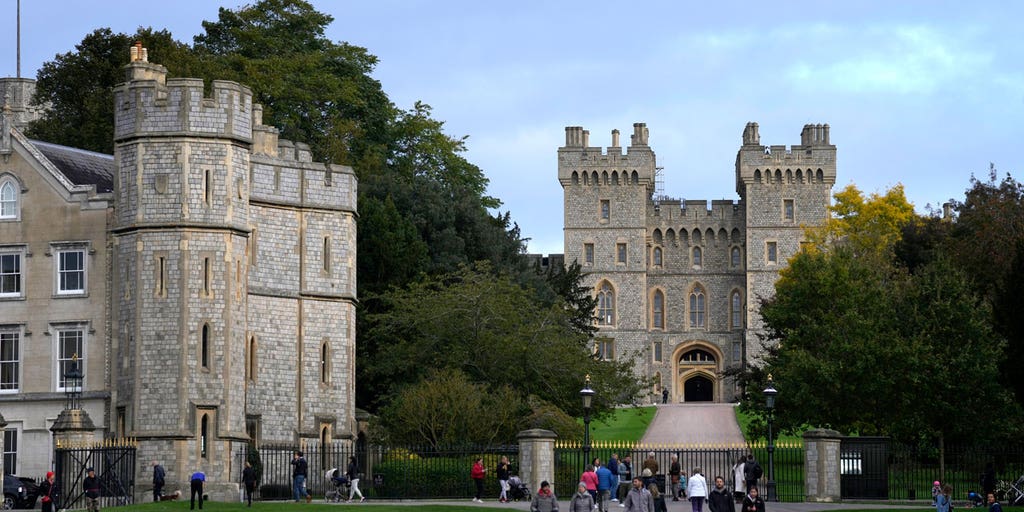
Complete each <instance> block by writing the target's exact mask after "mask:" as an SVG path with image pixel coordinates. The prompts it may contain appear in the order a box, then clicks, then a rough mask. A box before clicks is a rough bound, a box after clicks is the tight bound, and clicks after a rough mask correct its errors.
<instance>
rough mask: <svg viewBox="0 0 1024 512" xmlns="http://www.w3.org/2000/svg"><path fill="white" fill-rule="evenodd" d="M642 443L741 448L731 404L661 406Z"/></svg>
mask: <svg viewBox="0 0 1024 512" xmlns="http://www.w3.org/2000/svg"><path fill="white" fill-rule="evenodd" d="M641 442H643V443H645V444H647V443H651V444H653V443H657V444H672V445H679V444H687V445H689V444H705V445H706V444H715V445H722V444H727V445H732V444H736V445H742V444H744V442H745V441H744V440H743V434H742V433H741V432H740V426H739V425H738V424H737V423H736V413H735V406H734V405H732V404H716V403H691V404H664V405H658V410H657V412H656V413H655V414H654V419H653V420H652V421H651V424H650V426H648V427H647V432H646V433H645V434H644V437H643V439H642V440H641Z"/></svg>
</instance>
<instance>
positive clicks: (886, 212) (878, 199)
mask: <svg viewBox="0 0 1024 512" xmlns="http://www.w3.org/2000/svg"><path fill="white" fill-rule="evenodd" d="M833 197H834V199H835V204H833V205H832V206H830V207H829V211H830V212H831V216H830V217H829V219H828V221H827V222H826V223H825V225H824V226H822V227H821V228H812V229H810V230H808V237H809V238H810V240H811V241H812V242H814V243H815V245H816V246H817V247H819V248H822V247H824V246H826V245H828V244H831V243H838V242H841V243H844V244H847V245H849V246H850V247H852V248H853V249H854V250H855V251H857V252H858V253H861V254H878V255H884V256H888V255H889V253H890V251H892V248H893V246H894V245H895V244H896V242H897V241H899V240H900V236H901V232H902V230H903V227H904V226H906V225H907V223H909V222H911V220H912V219H913V218H914V205H912V204H910V202H908V201H907V198H906V196H905V195H904V193H903V185H896V186H894V187H893V188H891V189H889V190H888V191H886V193H885V194H878V193H873V194H871V195H870V196H868V197H867V198H865V197H864V194H863V193H861V191H860V190H858V189H857V187H856V186H855V185H852V184H851V185H847V186H846V188H844V189H843V190H841V191H839V192H837V193H836V194H835V195H834V196H833Z"/></svg>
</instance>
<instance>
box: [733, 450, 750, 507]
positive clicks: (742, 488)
mask: <svg viewBox="0 0 1024 512" xmlns="http://www.w3.org/2000/svg"><path fill="white" fill-rule="evenodd" d="M746 461H747V458H746V457H744V456H742V455H740V458H739V460H737V461H736V464H733V466H732V495H733V497H734V498H736V502H737V503H742V502H743V497H744V496H746V494H747V480H746V477H745V476H743V463H745V462H746Z"/></svg>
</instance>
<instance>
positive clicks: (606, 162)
mask: <svg viewBox="0 0 1024 512" xmlns="http://www.w3.org/2000/svg"><path fill="white" fill-rule="evenodd" d="M828 130H829V128H828V125H808V126H806V127H804V130H803V133H802V135H801V144H800V145H798V146H796V145H795V146H793V147H792V148H791V149H787V148H786V147H785V146H770V147H765V146H761V145H760V136H759V134H758V131H757V124H756V123H749V124H748V125H747V127H746V129H745V130H744V132H743V145H742V146H741V147H740V150H739V153H738V154H737V157H736V187H737V192H738V193H739V196H740V200H739V201H738V202H733V201H729V200H720V201H719V200H716V201H711V203H710V207H709V205H708V202H707V201H705V200H685V201H683V200H679V199H671V198H667V197H661V196H659V195H657V191H656V188H657V183H658V182H659V175H658V173H659V171H660V168H659V167H657V163H656V160H655V156H654V152H653V151H652V150H651V147H650V145H649V142H648V138H649V134H648V130H647V126H646V125H645V124H643V123H636V124H634V125H633V134H632V136H631V138H630V145H629V146H628V147H627V148H626V151H625V153H623V150H622V148H621V147H620V146H619V132H618V130H614V131H612V143H611V146H610V147H608V148H606V149H604V148H601V147H592V146H590V143H589V132H587V131H586V130H584V129H583V128H582V127H578V126H570V127H567V128H566V129H565V131H566V140H565V146H564V147H561V148H559V149H558V180H559V183H560V184H561V186H562V190H563V193H564V212H565V224H564V225H565V231H564V234H565V258H566V260H567V261H576V262H578V263H579V264H580V265H581V266H582V267H583V270H584V271H585V272H586V282H587V284H589V285H590V286H592V287H593V293H594V295H595V297H596V298H597V299H598V306H597V310H596V311H595V317H596V323H597V327H598V332H597V334H596V335H595V339H594V350H595V352H597V353H598V354H600V356H601V357H602V358H605V359H610V360H621V361H626V360H628V361H631V362H632V363H633V364H634V368H635V370H636V371H637V373H638V374H640V375H644V376H647V377H651V378H652V379H653V381H654V386H653V389H652V390H651V392H652V394H651V396H652V398H655V397H656V398H657V399H659V400H660V399H661V397H662V393H663V391H667V392H668V396H669V397H670V398H669V399H670V400H671V401H675V402H701V401H713V402H727V401H731V400H733V399H734V398H735V397H736V396H737V393H739V392H740V391H741V390H739V389H738V388H737V387H736V385H735V382H733V381H732V379H729V378H726V377H724V372H725V371H726V370H728V369H730V368H740V367H742V366H743V365H745V364H747V362H749V361H753V360H756V359H757V358H758V357H760V355H761V354H760V350H761V345H760V338H759V334H760V333H761V331H762V329H763V325H762V323H761V319H760V317H759V316H758V315H757V304H758V303H759V300H760V299H761V298H765V297H770V296H771V295H772V294H773V293H774V284H775V281H776V280H777V279H778V275H779V274H778V272H779V270H780V269H781V268H783V267H784V266H785V264H786V261H787V260H788V258H789V257H790V256H792V255H793V254H794V253H795V252H796V251H797V250H799V248H800V242H801V240H802V238H803V227H804V226H808V225H817V224H820V223H822V222H824V220H825V219H826V216H827V214H828V204H829V200H830V193H831V187H832V185H833V184H834V183H835V178H836V165H835V154H836V149H835V146H832V145H831V144H830V142H829V134H828Z"/></svg>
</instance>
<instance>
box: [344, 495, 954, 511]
mask: <svg viewBox="0 0 1024 512" xmlns="http://www.w3.org/2000/svg"><path fill="white" fill-rule="evenodd" d="M558 501H559V503H558V509H559V510H562V511H565V510H569V500H568V497H564V498H563V497H562V496H559V500H558ZM928 503H929V502H923V501H922V502H920V504H916V505H907V504H898V505H890V504H886V503H878V504H875V503H871V504H865V503H863V502H861V503H772V502H769V503H767V504H766V506H765V512H819V511H820V512H831V511H836V512H841V511H843V510H850V509H858V510H860V509H871V508H884V509H893V508H907V509H909V510H917V511H919V512H933V511H934V509H933V508H932V507H931V506H930V505H929V504H928ZM373 504H388V505H410V506H415V505H442V506H450V505H460V506H462V505H465V506H468V507H479V508H481V509H506V510H530V504H529V503H528V502H525V501H520V502H510V503H498V501H497V500H495V499H489V500H486V501H484V502H483V503H473V502H472V501H470V500H468V499H467V500H436V501H435V500H423V501H419V500H402V501H397V500H394V501H393V500H367V502H366V503H363V504H360V505H345V504H342V505H340V506H347V507H360V506H362V507H365V506H366V505H373ZM667 505H668V510H669V512H690V509H691V507H690V502H688V501H676V502H673V501H669V502H668V503H667ZM737 508H739V507H737ZM707 509H708V507H707V503H705V504H704V510H707ZM609 510H611V512H615V511H616V510H622V509H621V508H619V507H617V506H613V507H611V508H610V509H609Z"/></svg>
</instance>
